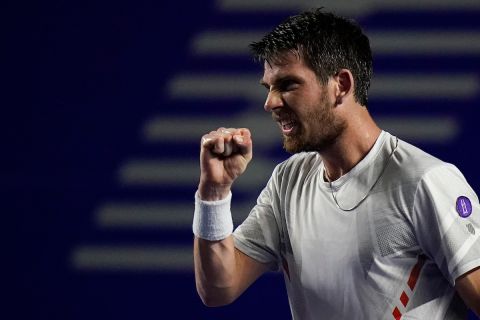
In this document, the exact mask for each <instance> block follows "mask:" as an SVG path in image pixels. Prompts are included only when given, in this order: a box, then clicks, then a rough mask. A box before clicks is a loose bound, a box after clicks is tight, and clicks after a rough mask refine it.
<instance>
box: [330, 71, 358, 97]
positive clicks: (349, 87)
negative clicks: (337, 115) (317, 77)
mask: <svg viewBox="0 0 480 320" xmlns="http://www.w3.org/2000/svg"><path fill="white" fill-rule="evenodd" d="M334 79H335V82H336V86H337V90H336V97H335V98H336V100H335V101H336V104H337V105H340V104H342V103H344V102H345V99H346V98H348V97H350V96H353V91H354V89H353V75H352V73H351V72H350V70H348V69H340V70H339V71H338V72H337V73H336V74H335V76H334Z"/></svg>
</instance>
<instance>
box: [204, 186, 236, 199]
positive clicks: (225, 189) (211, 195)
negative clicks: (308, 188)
mask: <svg viewBox="0 0 480 320" xmlns="http://www.w3.org/2000/svg"><path fill="white" fill-rule="evenodd" d="M230 192H231V185H230V184H228V185H221V184H213V183H207V182H200V183H199V184H198V197H199V199H200V200H203V201H219V200H222V199H225V198H227V197H228V196H229V195H230Z"/></svg>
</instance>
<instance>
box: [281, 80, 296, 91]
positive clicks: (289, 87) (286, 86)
mask: <svg viewBox="0 0 480 320" xmlns="http://www.w3.org/2000/svg"><path fill="white" fill-rule="evenodd" d="M298 86H299V84H298V82H296V81H294V80H285V81H282V82H281V83H280V85H279V88H280V90H281V91H293V90H295V89H297V88H298Z"/></svg>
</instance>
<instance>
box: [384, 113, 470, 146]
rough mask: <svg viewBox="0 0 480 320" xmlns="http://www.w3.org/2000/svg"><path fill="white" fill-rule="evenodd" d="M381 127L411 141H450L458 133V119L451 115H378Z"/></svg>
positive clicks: (443, 142) (442, 142) (444, 142)
mask: <svg viewBox="0 0 480 320" xmlns="http://www.w3.org/2000/svg"><path fill="white" fill-rule="evenodd" d="M377 122H378V124H379V126H380V127H381V128H383V129H384V130H386V131H389V132H391V133H392V134H394V135H396V136H398V137H399V138H401V139H405V140H407V141H411V142H428V143H439V144H446V143H451V142H453V141H454V140H455V138H457V136H458V135H459V133H460V130H461V129H460V127H459V124H458V121H457V120H456V119H455V118H453V117H448V116H443V117H426V116H422V117H418V116H402V117H393V116H392V117H378V118H377Z"/></svg>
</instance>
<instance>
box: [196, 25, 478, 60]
mask: <svg viewBox="0 0 480 320" xmlns="http://www.w3.org/2000/svg"><path fill="white" fill-rule="evenodd" d="M264 35H265V32H263V31H241V30H238V31H235V30H226V31H208V32H203V33H200V34H198V35H197V36H196V37H195V38H194V39H193V42H192V51H193V52H194V53H195V54H198V55H233V56H238V55H247V54H249V49H248V45H249V44H250V43H252V42H253V41H259V40H260V39H261V38H262V37H263V36H264ZM367 35H368V37H369V38H370V45H371V47H372V50H373V52H374V53H375V54H429V55H446V54H478V53H480V32H475V31H443V30H438V31H435V30H430V31H420V30H418V31H413V30H409V31H396V32H393V31H388V32H368V31H367Z"/></svg>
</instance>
